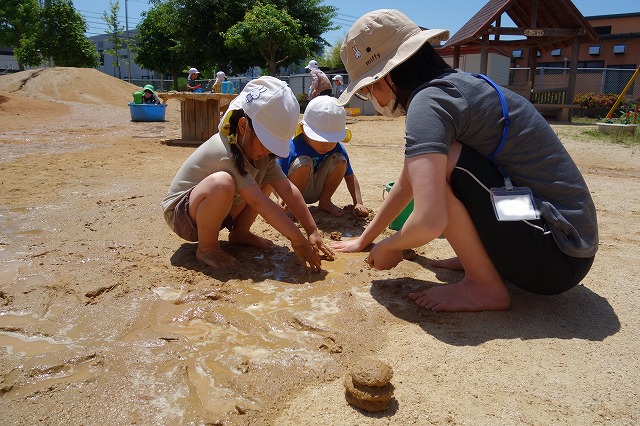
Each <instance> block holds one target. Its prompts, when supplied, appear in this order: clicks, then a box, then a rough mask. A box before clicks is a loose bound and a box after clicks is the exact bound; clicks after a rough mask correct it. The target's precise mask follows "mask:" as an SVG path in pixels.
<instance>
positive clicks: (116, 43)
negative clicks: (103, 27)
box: [102, 0, 128, 78]
mask: <svg viewBox="0 0 640 426" xmlns="http://www.w3.org/2000/svg"><path fill="white" fill-rule="evenodd" d="M119 11H120V5H119V3H118V1H117V0H116V1H115V2H109V14H107V12H106V11H104V12H102V20H103V21H104V22H106V24H107V40H108V41H110V42H111V43H110V44H111V47H110V48H109V49H105V50H104V51H105V52H106V53H107V54H108V55H110V56H112V57H113V62H112V65H113V67H114V70H115V68H118V78H122V70H121V67H120V50H121V49H122V47H123V46H124V41H122V38H121V36H122V32H123V31H124V27H123V26H121V25H120V22H119V21H118V12H119ZM127 63H128V62H127V61H125V64H127Z"/></svg>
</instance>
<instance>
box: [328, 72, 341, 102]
mask: <svg viewBox="0 0 640 426" xmlns="http://www.w3.org/2000/svg"><path fill="white" fill-rule="evenodd" d="M331 80H332V81H333V83H334V84H335V87H334V88H333V96H335V97H336V98H339V97H340V95H342V92H344V80H343V79H342V76H341V75H340V74H336V75H334V76H333V78H332V79H331Z"/></svg>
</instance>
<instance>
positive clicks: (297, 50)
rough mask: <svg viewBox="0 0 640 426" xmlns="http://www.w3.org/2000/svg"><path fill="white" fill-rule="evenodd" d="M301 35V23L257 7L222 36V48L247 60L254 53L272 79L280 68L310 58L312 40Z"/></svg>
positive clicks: (280, 12) (273, 9) (272, 8)
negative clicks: (246, 57)
mask: <svg viewBox="0 0 640 426" xmlns="http://www.w3.org/2000/svg"><path fill="white" fill-rule="evenodd" d="M301 31H302V25H301V24H300V22H299V21H298V20H297V19H295V18H293V17H292V16H291V15H289V14H288V13H287V12H286V10H279V9H277V8H276V7H275V6H274V5H271V4H265V5H263V4H261V3H257V4H256V5H255V6H254V7H253V9H251V10H250V11H249V12H247V13H246V14H245V16H244V20H243V21H241V22H238V23H237V24H235V25H233V26H232V27H231V28H229V30H228V31H227V32H226V33H225V34H224V39H225V41H224V44H225V46H226V47H228V48H229V49H231V50H234V51H235V52H237V53H239V54H245V55H247V56H250V55H251V54H252V53H253V52H255V51H256V50H257V51H258V52H259V53H260V56H261V57H262V59H263V60H264V63H266V65H267V68H268V69H269V75H272V76H275V75H276V74H277V70H278V66H279V65H281V64H283V63H289V62H291V61H293V60H295V59H297V58H301V57H305V56H306V55H308V54H309V51H310V49H311V48H312V46H313V39H312V38H311V37H309V36H308V35H306V34H303V33H302V32H301Z"/></svg>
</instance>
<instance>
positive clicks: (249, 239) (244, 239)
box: [229, 231, 273, 249]
mask: <svg viewBox="0 0 640 426" xmlns="http://www.w3.org/2000/svg"><path fill="white" fill-rule="evenodd" d="M229 242H230V243H231V244H238V245H242V246H253V247H258V248H261V249H268V248H269V247H273V241H271V240H268V239H266V238H262V237H258V236H257V235H255V234H252V233H251V232H237V231H231V232H230V233H229Z"/></svg>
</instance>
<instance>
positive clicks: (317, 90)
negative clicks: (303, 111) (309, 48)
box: [305, 59, 331, 100]
mask: <svg viewBox="0 0 640 426" xmlns="http://www.w3.org/2000/svg"><path fill="white" fill-rule="evenodd" d="M305 69H306V70H307V71H308V72H309V75H310V76H311V86H309V95H308V98H309V100H311V99H313V98H315V97H316V96H324V95H327V96H331V81H329V77H327V75H326V74H325V73H324V71H322V70H321V69H320V68H318V62H316V61H315V60H313V59H312V60H310V61H309V64H308V65H307V66H306V67H305Z"/></svg>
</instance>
